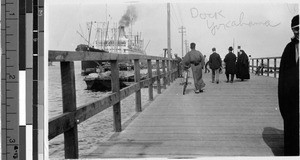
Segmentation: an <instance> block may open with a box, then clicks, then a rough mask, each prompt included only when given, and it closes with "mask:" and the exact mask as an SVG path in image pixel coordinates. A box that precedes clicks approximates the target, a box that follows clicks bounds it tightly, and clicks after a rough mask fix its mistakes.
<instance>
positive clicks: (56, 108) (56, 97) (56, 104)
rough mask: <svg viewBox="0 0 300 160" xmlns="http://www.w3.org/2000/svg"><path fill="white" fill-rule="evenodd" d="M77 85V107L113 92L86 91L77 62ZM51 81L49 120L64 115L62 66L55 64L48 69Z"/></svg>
mask: <svg viewBox="0 0 300 160" xmlns="http://www.w3.org/2000/svg"><path fill="white" fill-rule="evenodd" d="M74 67H75V83H76V100H77V103H76V104H77V107H79V106H81V105H84V104H86V103H90V102H94V101H96V100H98V99H99V98H101V97H104V96H106V95H107V94H108V93H111V92H92V91H90V90H86V84H85V82H84V80H83V79H84V76H81V65H80V62H75V66H74ZM48 70H49V71H48V72H49V73H48V74H49V76H48V81H49V93H48V99H49V114H48V116H49V118H52V117H54V116H57V115H59V114H62V95H61V94H62V91H61V76H60V64H59V63H53V66H49V67H48Z"/></svg>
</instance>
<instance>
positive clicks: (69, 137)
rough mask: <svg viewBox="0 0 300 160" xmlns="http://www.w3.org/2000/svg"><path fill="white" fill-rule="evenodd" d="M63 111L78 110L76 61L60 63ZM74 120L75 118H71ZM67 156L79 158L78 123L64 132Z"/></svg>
mask: <svg viewBox="0 0 300 160" xmlns="http://www.w3.org/2000/svg"><path fill="white" fill-rule="evenodd" d="M60 73H61V84H62V95H63V96H62V99H63V113H66V112H73V111H76V88H75V73H74V62H61V63H60ZM71 121H74V120H71ZM64 144H65V158H78V133H77V125H74V126H73V127H72V128H70V129H69V130H67V131H66V132H64Z"/></svg>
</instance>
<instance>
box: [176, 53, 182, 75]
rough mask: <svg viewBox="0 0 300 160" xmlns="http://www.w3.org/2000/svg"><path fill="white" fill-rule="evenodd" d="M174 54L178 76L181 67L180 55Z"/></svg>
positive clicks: (180, 73) (180, 72)
mask: <svg viewBox="0 0 300 160" xmlns="http://www.w3.org/2000/svg"><path fill="white" fill-rule="evenodd" d="M174 55H175V59H176V63H177V71H178V72H177V73H178V77H182V67H181V61H182V59H181V58H180V57H178V55H177V54H174Z"/></svg>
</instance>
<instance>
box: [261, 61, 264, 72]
mask: <svg viewBox="0 0 300 160" xmlns="http://www.w3.org/2000/svg"><path fill="white" fill-rule="evenodd" d="M261 64H262V66H263V67H262V69H261V70H262V72H261V75H264V59H263V58H262V59H261Z"/></svg>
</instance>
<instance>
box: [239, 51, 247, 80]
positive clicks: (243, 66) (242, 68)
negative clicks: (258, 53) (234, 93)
mask: <svg viewBox="0 0 300 160" xmlns="http://www.w3.org/2000/svg"><path fill="white" fill-rule="evenodd" d="M236 69H237V72H236V78H239V79H241V80H242V81H243V80H244V79H250V74H249V58H248V56H247V54H246V53H245V51H244V50H241V54H240V55H239V56H238V59H237V63H236Z"/></svg>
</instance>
